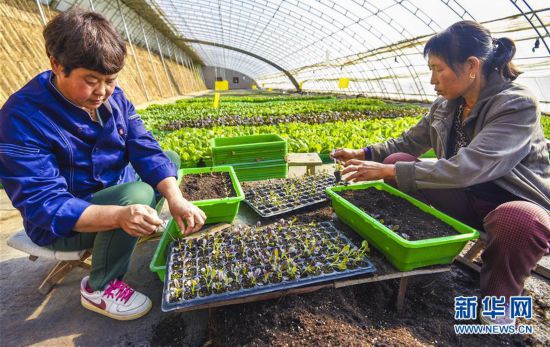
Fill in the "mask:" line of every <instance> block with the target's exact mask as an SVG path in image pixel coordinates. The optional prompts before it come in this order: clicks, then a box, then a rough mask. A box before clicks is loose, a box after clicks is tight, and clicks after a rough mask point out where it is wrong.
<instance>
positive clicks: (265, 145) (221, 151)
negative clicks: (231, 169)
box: [211, 134, 288, 166]
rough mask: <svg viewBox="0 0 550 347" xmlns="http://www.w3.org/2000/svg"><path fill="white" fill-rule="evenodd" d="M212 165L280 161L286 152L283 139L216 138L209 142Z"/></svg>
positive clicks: (267, 137)
mask: <svg viewBox="0 0 550 347" xmlns="http://www.w3.org/2000/svg"><path fill="white" fill-rule="evenodd" d="M211 150H212V161H213V162H214V165H216V166H217V165H227V164H239V163H240V164H242V163H254V162H261V161H266V160H282V159H284V157H285V155H286V154H287V152H288V146H287V142H286V140H285V139H283V138H282V137H280V136H279V135H276V134H262V135H250V136H237V137H217V138H214V139H212V141H211Z"/></svg>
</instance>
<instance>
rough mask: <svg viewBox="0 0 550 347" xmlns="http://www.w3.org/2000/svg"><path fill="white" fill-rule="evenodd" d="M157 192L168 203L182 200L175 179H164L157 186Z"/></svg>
mask: <svg viewBox="0 0 550 347" xmlns="http://www.w3.org/2000/svg"><path fill="white" fill-rule="evenodd" d="M157 190H158V191H159V192H160V193H161V194H162V196H164V197H165V198H166V200H168V202H170V201H173V200H177V199H182V198H183V196H182V195H181V191H180V189H179V187H178V183H177V181H176V178H175V177H166V178H165V179H163V180H162V181H160V182H159V183H158V184H157Z"/></svg>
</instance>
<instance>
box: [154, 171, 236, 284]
mask: <svg viewBox="0 0 550 347" xmlns="http://www.w3.org/2000/svg"><path fill="white" fill-rule="evenodd" d="M209 172H229V176H231V181H232V182H233V188H234V189H235V193H236V195H237V196H234V197H229V198H223V199H208V200H198V201H192V203H193V204H194V205H195V206H197V207H200V209H201V210H203V211H204V213H205V214H206V222H205V224H212V223H220V222H227V223H231V222H233V220H234V219H235V217H236V216H237V213H238V212H239V205H240V203H241V201H242V200H244V193H243V190H242V188H241V184H240V183H239V180H238V179H237V175H236V174H235V170H233V168H232V167H231V166H217V167H212V168H210V167H201V168H191V169H181V170H179V171H178V177H179V178H180V179H181V180H185V175H189V174H199V173H209ZM180 236H181V232H180V229H179V227H178V225H177V223H176V222H175V221H174V220H173V219H170V222H168V226H167V227H166V230H165V231H164V233H163V234H162V237H161V239H160V242H159V244H158V246H157V249H156V251H155V254H154V255H153V259H152V260H151V263H150V264H149V269H150V270H151V271H152V272H156V273H157V275H158V276H159V278H160V279H161V281H164V273H165V272H166V248H167V247H168V244H169V243H170V241H172V239H175V238H177V237H180Z"/></svg>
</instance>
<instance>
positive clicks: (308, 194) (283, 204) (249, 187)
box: [243, 174, 335, 217]
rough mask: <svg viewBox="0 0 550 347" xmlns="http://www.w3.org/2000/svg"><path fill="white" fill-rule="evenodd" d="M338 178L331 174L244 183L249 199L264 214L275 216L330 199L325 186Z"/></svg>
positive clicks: (248, 202)
mask: <svg viewBox="0 0 550 347" xmlns="http://www.w3.org/2000/svg"><path fill="white" fill-rule="evenodd" d="M334 184H335V179H334V177H333V176H332V175H329V174H316V175H309V176H303V177H300V178H288V179H280V180H270V181H267V182H262V183H260V184H259V183H244V184H243V186H244V190H245V197H246V200H245V202H246V203H247V204H248V205H249V206H250V207H252V209H253V210H255V211H256V212H257V213H258V214H259V215H260V216H262V217H271V216H276V215H279V214H283V213H287V212H290V211H294V210H297V209H299V208H303V207H306V206H310V205H313V204H317V203H320V202H323V201H326V200H327V196H326V194H325V189H326V188H327V187H330V186H333V185H334Z"/></svg>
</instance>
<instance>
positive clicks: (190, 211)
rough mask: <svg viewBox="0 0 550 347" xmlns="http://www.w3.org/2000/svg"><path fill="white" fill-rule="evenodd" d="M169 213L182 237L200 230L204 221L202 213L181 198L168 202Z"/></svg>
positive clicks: (204, 216) (204, 217)
mask: <svg viewBox="0 0 550 347" xmlns="http://www.w3.org/2000/svg"><path fill="white" fill-rule="evenodd" d="M168 205H169V207H170V213H171V214H172V216H173V217H174V220H175V221H176V223H178V226H179V228H180V230H182V232H183V234H184V235H187V234H190V233H194V232H197V231H199V230H200V228H202V226H203V225H204V221H206V215H205V214H204V212H203V211H202V210H201V209H200V208H198V207H197V206H195V205H193V204H192V203H190V202H189V201H187V200H186V199H184V198H183V197H181V198H180V199H172V200H169V201H168Z"/></svg>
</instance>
